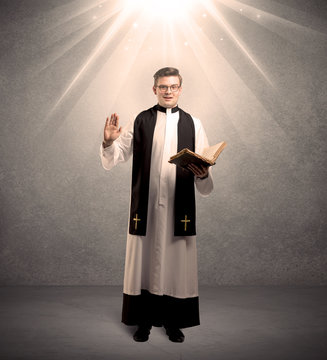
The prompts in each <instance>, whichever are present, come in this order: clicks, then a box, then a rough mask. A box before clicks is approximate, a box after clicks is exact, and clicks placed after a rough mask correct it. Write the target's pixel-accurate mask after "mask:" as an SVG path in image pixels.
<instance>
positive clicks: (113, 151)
mask: <svg viewBox="0 0 327 360" xmlns="http://www.w3.org/2000/svg"><path fill="white" fill-rule="evenodd" d="M178 119H179V111H177V112H175V113H172V112H171V109H167V113H163V112H160V111H157V122H156V126H155V130H154V135H153V145H152V155H151V168H150V185H149V202H148V220H147V231H146V236H139V235H131V234H129V233H127V246H126V259H125V275H124V289H123V292H124V293H125V294H128V295H140V294H141V289H145V290H148V291H149V292H150V293H152V294H156V295H168V296H173V297H176V298H181V299H183V298H189V297H196V296H198V269H197V250H196V237H195V236H185V237H182V236H174V218H173V216H174V194H175V180H176V165H174V164H170V163H169V162H168V160H169V158H170V156H172V155H175V154H176V152H177V123H178ZM193 122H194V127H195V152H197V153H200V154H201V153H202V150H203V148H205V147H207V146H208V140H207V136H206V134H205V131H204V129H203V127H202V124H201V122H200V120H198V119H196V118H193ZM133 129H134V121H131V122H130V123H129V124H128V125H127V126H126V128H124V130H123V132H122V134H121V135H120V137H119V138H118V139H117V140H115V141H114V143H113V144H112V145H111V146H109V147H107V148H105V149H104V148H103V147H102V146H101V149H100V156H101V161H102V166H103V167H104V168H105V169H107V170H110V169H112V168H113V167H114V166H115V165H117V164H118V163H120V162H123V161H127V160H128V159H129V157H130V156H131V155H132V154H133ZM195 184H196V188H197V190H198V191H199V192H200V194H202V195H204V196H205V195H208V194H209V193H210V192H211V191H212V189H213V181H212V176H211V171H210V169H209V176H208V177H207V178H206V179H198V178H196V179H195Z"/></svg>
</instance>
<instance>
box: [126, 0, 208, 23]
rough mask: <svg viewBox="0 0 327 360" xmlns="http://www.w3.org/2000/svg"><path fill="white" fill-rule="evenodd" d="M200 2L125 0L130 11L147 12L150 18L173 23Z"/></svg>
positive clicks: (193, 0) (198, 0) (188, 0)
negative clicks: (172, 21)
mask: <svg viewBox="0 0 327 360" xmlns="http://www.w3.org/2000/svg"><path fill="white" fill-rule="evenodd" d="M201 2H202V3H203V1H200V0H165V1H162V0H125V4H124V7H125V8H127V9H128V10H130V11H145V12H146V13H147V14H148V16H149V17H151V18H158V19H160V18H161V19H162V20H163V21H171V20H172V19H180V18H182V17H184V16H185V15H187V13H188V12H189V11H190V10H191V9H192V8H193V7H194V6H195V5H197V4H200V3H201Z"/></svg>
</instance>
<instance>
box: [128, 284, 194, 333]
mask: <svg viewBox="0 0 327 360" xmlns="http://www.w3.org/2000/svg"><path fill="white" fill-rule="evenodd" d="M122 322H123V323H124V324H125V325H147V326H171V327H177V328H179V329H182V328H187V327H192V326H197V325H200V314H199V297H198V296H197V297H191V298H186V299H179V298H175V297H172V296H168V295H154V294H151V293H150V292H149V291H148V290H141V295H128V294H123V311H122Z"/></svg>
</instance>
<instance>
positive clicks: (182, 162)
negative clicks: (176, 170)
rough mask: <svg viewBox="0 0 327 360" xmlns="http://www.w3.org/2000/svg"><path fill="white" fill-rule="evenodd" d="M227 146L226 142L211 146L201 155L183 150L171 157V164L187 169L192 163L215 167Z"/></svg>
mask: <svg viewBox="0 0 327 360" xmlns="http://www.w3.org/2000/svg"><path fill="white" fill-rule="evenodd" d="M226 145H227V144H226V143H225V141H222V142H220V143H218V144H216V145H212V146H209V147H207V148H205V149H204V150H203V153H202V154H201V155H199V154H196V153H195V152H193V151H191V150H189V149H183V150H181V151H179V152H178V153H177V154H176V155H174V156H171V158H170V159H169V162H170V163H172V164H176V165H179V166H181V167H187V165H188V164H190V163H193V164H196V165H204V166H211V165H215V163H216V160H217V158H218V156H219V154H220V153H221V152H222V151H223V149H224V148H225V147H226Z"/></svg>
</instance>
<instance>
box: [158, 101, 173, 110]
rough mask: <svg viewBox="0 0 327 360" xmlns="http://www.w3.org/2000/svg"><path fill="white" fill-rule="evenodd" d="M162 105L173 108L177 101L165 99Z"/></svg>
mask: <svg viewBox="0 0 327 360" xmlns="http://www.w3.org/2000/svg"><path fill="white" fill-rule="evenodd" d="M160 105H161V106H163V107H165V108H168V109H171V108H173V107H175V106H176V105H177V104H176V103H175V102H171V101H165V102H164V103H163V104H160Z"/></svg>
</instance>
